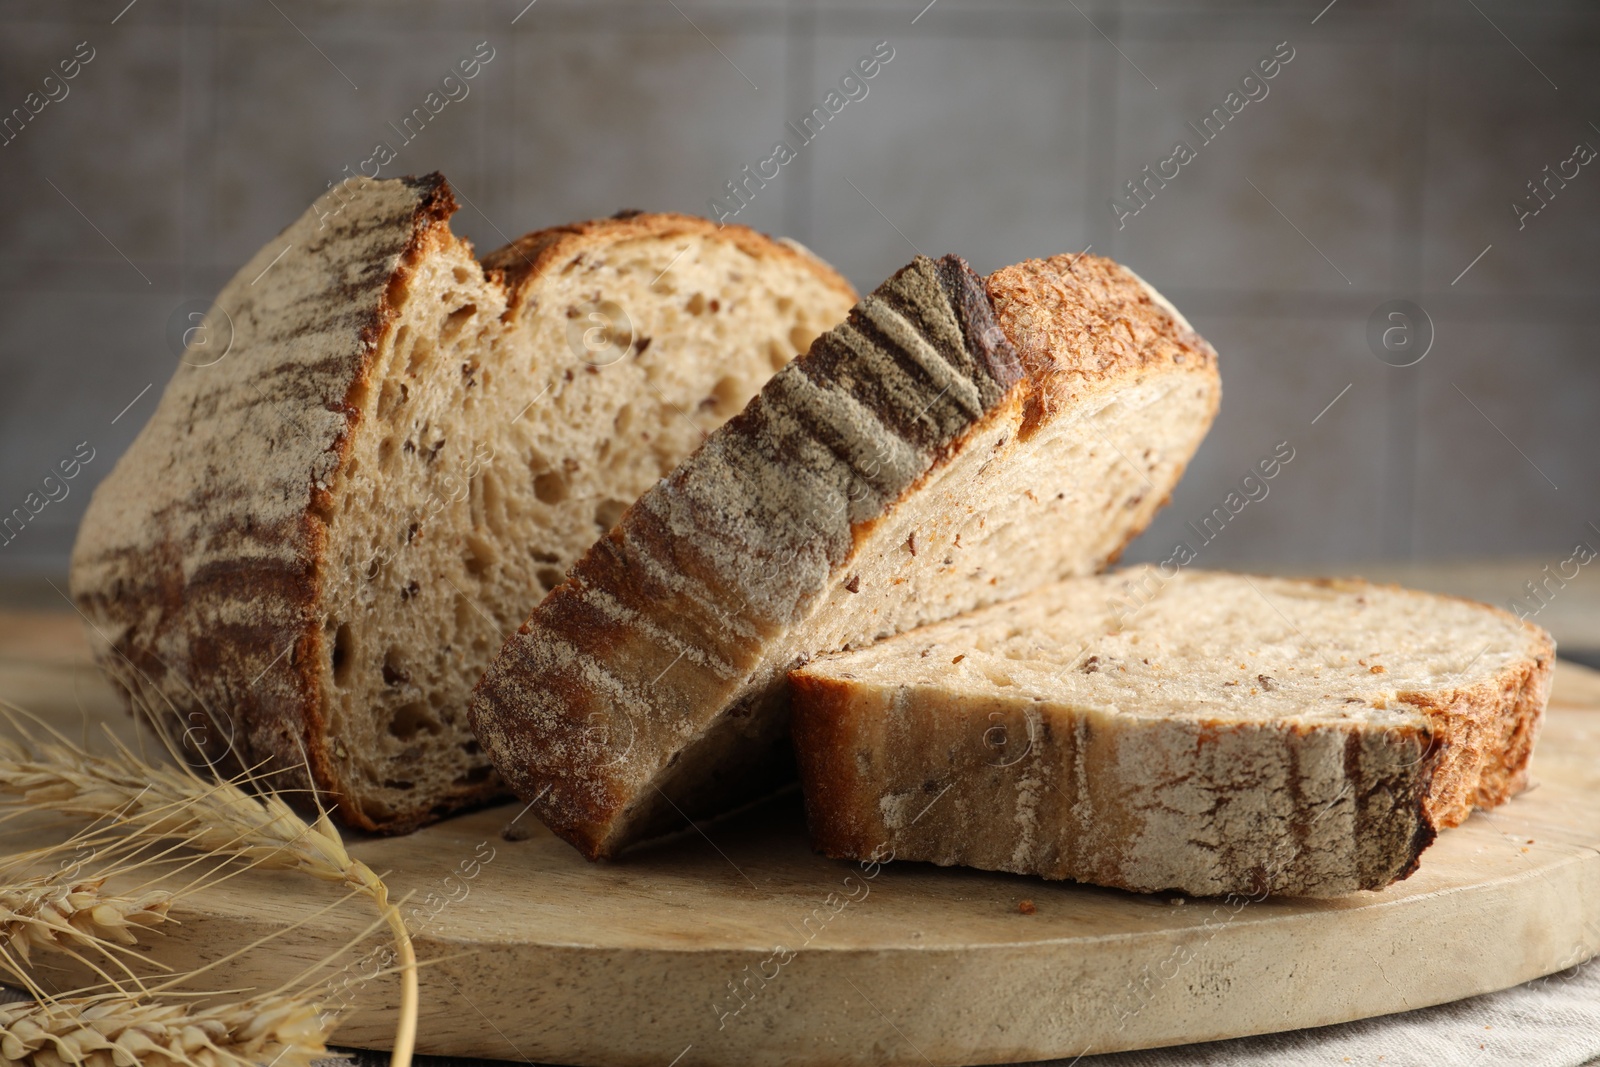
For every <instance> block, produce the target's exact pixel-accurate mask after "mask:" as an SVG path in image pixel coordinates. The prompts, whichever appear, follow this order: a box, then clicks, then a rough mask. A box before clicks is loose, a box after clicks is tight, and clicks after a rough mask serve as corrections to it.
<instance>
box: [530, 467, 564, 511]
mask: <svg viewBox="0 0 1600 1067" xmlns="http://www.w3.org/2000/svg"><path fill="white" fill-rule="evenodd" d="M533 495H534V496H536V497H538V498H539V499H540V500H542V501H544V502H545V503H546V504H559V503H561V502H562V501H563V500H565V499H567V479H566V477H565V476H564V475H562V473H561V472H560V471H545V472H544V473H543V474H541V475H539V476H538V477H536V478H534V480H533Z"/></svg>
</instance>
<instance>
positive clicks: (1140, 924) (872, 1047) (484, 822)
mask: <svg viewBox="0 0 1600 1067" xmlns="http://www.w3.org/2000/svg"><path fill="white" fill-rule="evenodd" d="M75 626H76V622H75V620H70V619H68V620H44V621H40V620H38V619H34V620H28V621H27V623H26V625H18V624H17V620H16V619H14V618H13V619H11V620H9V621H7V620H6V619H4V618H3V617H0V697H4V698H5V699H7V700H10V701H12V702H14V703H17V704H21V705H23V706H25V707H28V708H30V709H31V710H34V711H36V712H38V713H40V714H44V715H47V716H50V717H51V718H52V719H53V720H56V721H58V722H60V723H61V724H63V725H66V726H71V727H73V728H74V729H75V728H76V723H77V722H79V721H81V720H82V719H83V718H84V717H87V718H89V719H90V720H94V719H98V718H102V717H110V718H111V719H112V720H113V721H120V716H121V712H120V709H119V708H118V707H117V705H116V702H115V698H114V697H113V696H112V694H111V693H110V691H109V690H108V689H107V687H106V686H105V685H104V684H103V683H102V682H101V681H100V680H99V678H98V677H97V676H96V675H95V674H94V672H93V670H92V668H90V667H89V666H88V665H87V663H86V662H85V660H84V658H83V656H82V652H81V645H80V644H79V639H78V638H77V637H76V635H75V630H74V628H75ZM1556 692H1557V696H1556V700H1555V701H1554V702H1553V703H1552V706H1551V708H1550V711H1549V714H1548V717H1547V720H1546V724H1545V728H1544V734H1543V737H1542V739H1541V741H1540V743H1539V748H1538V754H1537V756H1536V759H1535V763H1534V772H1533V776H1534V780H1535V785H1534V787H1533V788H1532V789H1531V790H1530V791H1528V792H1527V793H1525V794H1523V795H1522V796H1520V797H1518V798H1516V799H1515V800H1513V801H1511V802H1510V803H1509V804H1507V805H1505V806H1504V807H1502V808H1500V809H1497V810H1496V811H1495V812H1493V813H1492V814H1491V815H1488V816H1485V815H1482V814H1478V815H1474V816H1473V817H1472V819H1471V820H1470V821H1469V822H1468V823H1467V824H1466V825H1465V826H1462V827H1460V828H1458V829H1455V830H1451V831H1449V832H1447V833H1444V834H1442V835H1441V836H1440V838H1439V840H1438V842H1437V843H1436V844H1435V845H1434V846H1433V847H1432V848H1430V849H1429V850H1428V851H1427V852H1426V853H1425V854H1424V856H1423V859H1422V867H1421V869H1420V870H1419V871H1418V872H1417V873H1416V874H1415V875H1413V876H1412V877H1411V878H1410V879H1409V880H1407V881H1405V882H1402V883H1400V884H1398V885H1396V886H1393V887H1391V888H1389V889H1387V890H1385V891H1383V892H1379V893H1358V894H1354V895H1352V896H1349V897H1346V898H1342V899H1338V900H1331V901H1306V900H1276V899H1274V900H1266V901H1262V902H1234V903H1229V902H1227V901H1223V900H1217V899H1194V900H1182V899H1179V898H1175V897H1170V896H1139V895H1135V894H1131V893H1123V892H1119V891H1114V890H1104V889H1097V888H1094V887H1090V886H1082V885H1074V884H1062V883H1049V882H1044V881H1041V880H1038V879H1031V878H1023V877H1014V876H1009V875H995V874H986V873H982V872H978V871H968V870H954V869H951V870H947V869H942V868H938V867H933V866H930V865H926V864H916V863H888V864H885V865H883V866H881V867H878V868H874V869H867V870H863V869H862V867H861V866H860V865H858V864H850V863H841V862H835V861H830V860H825V859H821V858H819V857H817V856H815V855H813V854H812V853H811V851H810V849H809V848H808V847H807V844H806V839H805V835H804V826H803V820H802V818H801V812H800V806H799V801H798V798H797V797H796V796H794V795H790V796H787V797H782V798H779V799H777V800H775V801H772V802H768V803H767V804H764V805H762V806H761V807H759V808H757V809H754V810H751V811H748V812H746V813H744V814H743V815H741V816H737V817H734V818H730V819H727V820H723V821H721V822H717V823H712V824H708V825H706V826H704V827H702V828H701V829H700V830H698V831H695V830H691V831H686V832H685V833H683V834H681V835H678V836H677V837H676V838H674V839H671V840H668V841H664V842H660V843H658V844H656V845H654V846H651V847H649V848H647V849H645V850H643V851H641V852H638V853H636V854H633V855H629V856H627V857H626V858H624V859H623V860H621V861H618V862H613V863H609V864H603V865H595V864H590V863H588V862H586V861H584V860H583V859H581V858H580V857H579V856H578V854H577V853H576V852H574V851H573V850H572V849H571V848H569V847H568V846H567V845H565V844H564V843H562V842H561V841H559V840H557V839H555V838H553V837H552V836H551V835H550V834H549V833H548V832H547V831H545V830H544V828H543V827H542V826H539V825H538V824H537V823H536V822H534V820H533V817H532V816H531V815H530V816H527V817H524V818H521V819H517V818H516V817H517V815H518V812H519V811H520V810H521V809H520V805H509V806H506V807H501V808H496V809H493V810H489V811H483V812H478V813H476V814H471V815H466V816H463V817H459V818H455V819H451V820H449V821H447V822H445V823H443V824H441V825H438V826H434V827H430V828H428V829H426V830H423V831H420V832H418V833H416V834H413V835H411V836H409V837H404V838H394V839H364V840H359V841H353V842H352V847H351V851H352V852H353V853H355V854H356V855H358V856H360V857H361V858H362V859H364V860H366V861H367V863H369V864H370V865H371V866H372V867H373V868H374V869H375V870H378V871H379V872H380V873H382V872H387V873H386V880H387V881H388V883H389V884H390V886H391V887H392V889H393V890H394V892H395V893H396V895H397V896H403V895H405V894H407V893H412V894H414V896H413V897H412V899H411V901H410V902H409V903H408V905H407V910H408V911H410V912H412V914H413V915H414V916H415V921H414V923H413V929H414V931H415V939H416V944H417V947H418V954H419V956H420V957H421V958H422V959H423V960H425V961H426V960H436V961H438V962H432V963H428V964H427V965H425V966H424V967H423V969H422V972H421V987H422V1011H421V1024H420V1032H419V1040H418V1048H419V1050H420V1051H424V1052H434V1053H446V1054H453V1055H462V1056H483V1057H492V1058H501V1059H522V1060H537V1061H541V1062H551V1063H564V1064H598V1065H612V1064H618V1065H621V1064H628V1065H632V1064H649V1065H653V1067H667V1065H669V1064H675V1065H677V1067H691V1065H696V1064H719V1065H735V1064H737V1065H753V1067H759V1065H766V1064H773V1065H776V1064H830V1065H831V1064H928V1063H939V1064H953V1063H997V1062H999V1063H1006V1062H1014V1061H1025V1060H1035V1059H1045V1058H1051V1057H1064V1058H1068V1059H1070V1058H1072V1057H1074V1056H1077V1055H1079V1054H1080V1053H1084V1052H1092V1053H1098V1052H1109V1051H1115V1050H1120V1049H1132V1048H1145V1047H1152V1046H1158V1045H1168V1044H1177V1043H1184V1042H1193V1041H1207V1040H1213V1039H1218V1038H1226V1037H1237V1036H1242V1035H1247V1034H1255V1033H1264V1032H1269V1031H1277V1030H1287V1029H1293V1028H1299V1027H1307V1026H1319V1025H1324V1024H1328V1023H1337V1022H1344V1021H1347V1020H1351V1019H1358V1018H1363V1017H1367V1016H1374V1015H1382V1014H1386V1013H1390V1012H1398V1011H1405V1010H1407V1009H1411V1008H1418V1007H1422V1006H1425V1005H1429V1004H1437V1003H1441V1002H1444V1001H1448V1000H1453V999H1457V998H1461V997H1467V996H1471V995H1474V994H1478V993H1484V992H1488V991H1490V990H1495V989H1501V988H1504V987H1507V986H1511V985H1515V984H1518V983H1521V982H1525V981H1527V980H1529V979H1531V978H1535V977H1537V976H1540V975H1544V974H1548V973H1552V972H1555V971H1558V970H1561V969H1563V968H1565V967H1570V966H1572V965H1574V964H1576V963H1578V962H1579V961H1581V960H1583V959H1586V958H1588V957H1589V956H1591V955H1594V954H1595V953H1597V952H1600V675H1595V674H1593V673H1591V672H1587V671H1585V670H1584V669H1583V668H1579V667H1573V666H1570V665H1568V664H1565V663H1563V664H1561V666H1560V668H1559V670H1558V675H1557V681H1556ZM48 832H54V833H56V834H59V833H60V832H61V831H60V830H59V829H56V830H54V831H39V832H35V834H34V836H33V838H32V840H31V841H30V840H29V839H28V838H27V837H26V836H24V837H22V838H18V837H16V836H15V835H11V843H12V847H15V848H21V847H25V846H27V845H29V844H32V843H39V842H42V841H43V840H45V837H46V835H47V833H48ZM430 894H431V895H430ZM338 896H339V894H338V892H337V891H336V890H335V889H332V888H330V887H326V886H323V885H320V884H317V883H314V882H311V881H310V880H309V879H307V878H305V877H304V876H300V875H297V874H294V873H292V872H250V873H247V874H243V875H240V876H238V877H235V878H233V879H231V880H229V881H228V882H226V883H224V884H222V885H218V886H215V887H211V888H208V889H205V890H202V891H200V892H199V893H197V894H195V895H193V896H191V897H189V898H187V899H186V900H185V901H184V902H183V903H182V904H181V905H180V906H178V907H176V908H175V909H174V916H175V917H176V918H178V919H180V920H181V921H182V926H181V927H174V928H172V929H171V931H170V932H169V933H168V934H167V935H166V936H165V937H164V938H161V939H158V940H156V941H155V943H154V947H153V948H152V953H153V954H154V955H156V956H157V957H159V958H160V959H161V960H163V961H165V962H167V963H169V964H172V965H174V966H177V967H191V966H195V965H197V964H198V963H200V962H202V961H208V960H211V959H215V958H216V957H218V956H219V955H220V954H221V953H222V952H223V951H225V950H227V949H231V948H234V947H238V946H241V945H245V944H247V943H248V942H250V941H252V940H253V939H255V938H259V937H262V936H264V935H267V934H269V933H272V932H274V931H280V933H279V936H277V937H275V938H274V939H273V940H271V941H269V942H267V943H266V944H265V945H263V946H261V947H259V948H256V949H254V950H252V951H250V952H248V953H246V954H244V955H243V956H241V957H240V958H239V959H238V960H236V961H234V962H233V963H232V964H230V965H229V966H227V967H226V968H224V969H223V970H222V971H221V972H216V973H213V974H211V975H208V976H207V984H208V985H210V986H212V987H213V988H218V987H232V988H244V987H252V986H253V987H276V986H277V985H279V984H280V983H281V982H283V981H286V980H287V979H289V978H290V977H292V976H293V975H295V974H297V973H298V972H300V971H301V970H302V969H303V968H306V967H308V966H310V965H312V964H314V963H316V962H317V961H319V960H322V959H325V958H327V957H328V956H329V954H330V953H332V952H334V951H335V950H336V949H338V948H339V946H341V945H343V944H345V943H346V942H348V941H350V940H351V939H352V938H356V937H357V935H359V934H360V932H361V931H362V930H363V929H364V928H365V927H366V925H367V924H368V923H369V921H370V919H371V916H370V913H369V912H368V911H367V910H365V909H364V908H363V906H362V902H360V901H351V902H347V903H344V904H340V905H338V906H337V907H336V908H334V909H333V910H331V911H327V912H324V913H322V914H317V911H318V909H320V908H322V907H324V906H325V905H328V904H330V903H333V902H335V901H336V900H337V899H338ZM296 923H298V924H300V925H298V926H293V924H296ZM291 927H292V928H291ZM383 943H384V942H383V939H382V937H381V936H378V935H374V936H371V937H369V938H367V939H366V940H364V941H361V942H360V943H359V944H358V945H357V946H356V948H355V949H353V950H352V951H351V952H349V953H347V954H345V955H343V956H340V957H339V958H338V959H337V960H336V961H335V962H334V963H333V964H332V966H331V971H332V972H333V981H332V984H331V985H329V986H327V987H325V989H324V995H325V996H327V997H329V998H331V1000H330V1002H334V1003H337V1002H340V1001H341V1000H343V1001H347V1002H348V1004H349V1009H348V1010H347V1011H345V1012H344V1013H343V1015H342V1016H341V1019H342V1022H341V1025H340V1028H339V1030H338V1032H337V1035H336V1038H335V1040H336V1041H338V1042H339V1043H343V1044H353V1045H359V1046H366V1047H374V1048H381V1047H385V1046H386V1043H387V1042H388V1041H389V1040H390V1037H391V1034H392V1027H393V1023H394V1017H395V1007H396V1003H397V1001H398V983H397V981H396V980H395V979H394V978H393V977H392V976H378V977H376V978H371V979H370V980H369V979H367V978H365V977H364V976H365V975H366V974H370V973H371V972H373V971H375V970H376V969H377V964H376V962H375V961H369V962H367V963H364V964H363V963H360V962H353V961H356V960H357V959H358V957H360V956H361V955H363V954H365V953H367V952H368V951H369V950H371V949H373V948H375V947H381V946H382V944H383ZM347 980H348V981H347Z"/></svg>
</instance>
